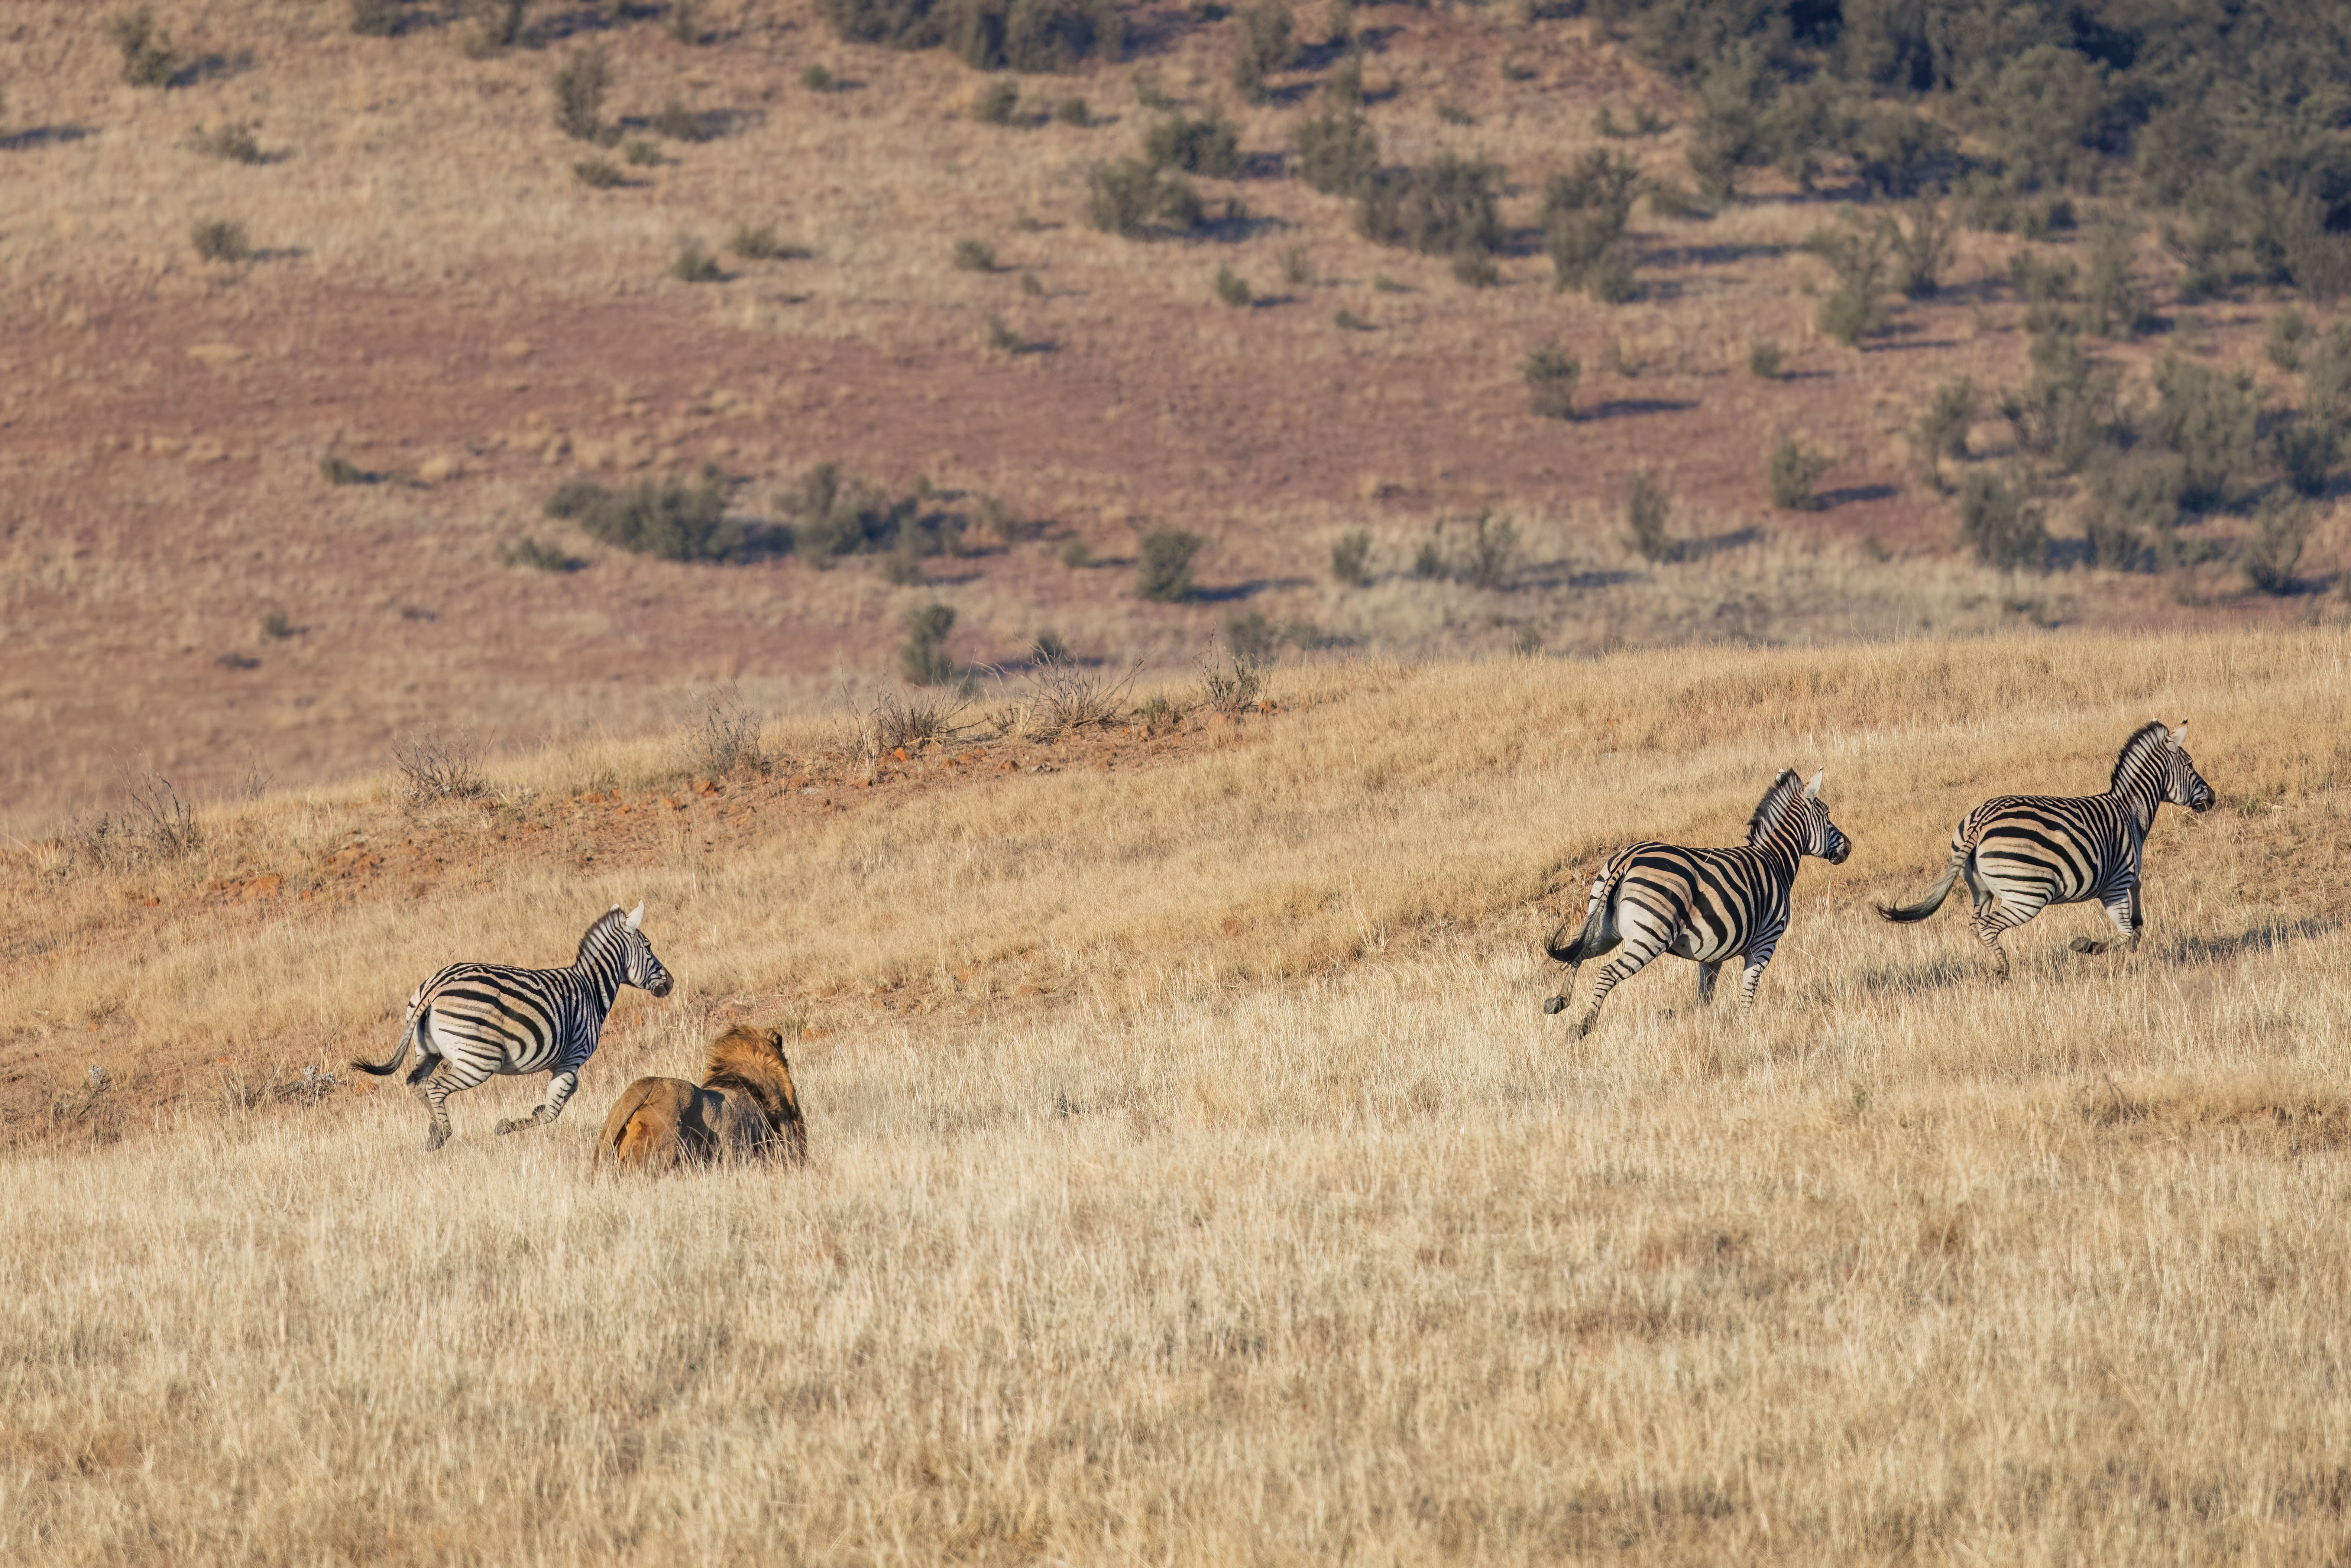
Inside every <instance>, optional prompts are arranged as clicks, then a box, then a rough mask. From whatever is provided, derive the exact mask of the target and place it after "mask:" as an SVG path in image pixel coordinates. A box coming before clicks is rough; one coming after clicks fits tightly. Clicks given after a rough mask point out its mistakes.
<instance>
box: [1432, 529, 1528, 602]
mask: <svg viewBox="0 0 2351 1568" xmlns="http://www.w3.org/2000/svg"><path fill="white" fill-rule="evenodd" d="M1518 565H1519V526H1518V525H1517V524H1516V523H1514V522H1512V521H1510V518H1508V517H1495V516H1494V515H1493V514H1492V513H1491V512H1480V513H1479V514H1478V515H1477V516H1476V517H1473V518H1471V519H1470V522H1469V538H1468V544H1467V545H1466V546H1465V547H1464V548H1463V551H1462V554H1461V555H1460V557H1459V558H1458V559H1456V560H1454V561H1453V562H1452V563H1451V565H1450V567H1449V569H1448V573H1447V575H1449V576H1450V577H1451V578H1452V579H1453V580H1454V581H1456V582H1466V583H1468V585H1469V586H1470V587H1472V588H1484V589H1499V588H1502V587H1505V586H1507V585H1508V583H1509V580H1510V575H1511V573H1513V572H1514V571H1516V570H1518Z"/></svg>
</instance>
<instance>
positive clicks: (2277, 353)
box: [2262, 307, 2310, 371]
mask: <svg viewBox="0 0 2351 1568" xmlns="http://www.w3.org/2000/svg"><path fill="white" fill-rule="evenodd" d="M2309 339H2310V323H2309V322H2307V321H2305V320H2304V319H2302V312H2301V311H2299V310H2296V309H2294V308H2291V307H2289V308H2286V309H2283V310H2281V311H2279V312H2278V313H2277V314H2276V315H2274V316H2273V317H2271V318H2270V327H2269V330H2268V331H2267V332H2266V333H2264V334H2263V335H2262V353H2263V354H2264V355H2265V356H2267V357H2268V359H2269V361H2270V363H2272V364H2273V365H2275V366H2276V367H2277V368H2278V369H2280V370H2282V371H2298V370H2300V369H2302V346H2303V344H2304V343H2305V342H2307V341H2308V340H2309Z"/></svg>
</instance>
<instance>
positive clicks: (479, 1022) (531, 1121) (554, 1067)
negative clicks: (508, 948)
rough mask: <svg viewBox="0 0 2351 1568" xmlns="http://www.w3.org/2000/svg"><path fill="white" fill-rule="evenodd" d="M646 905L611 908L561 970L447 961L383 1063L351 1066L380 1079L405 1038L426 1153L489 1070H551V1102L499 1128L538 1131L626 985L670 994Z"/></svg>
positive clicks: (553, 1114)
mask: <svg viewBox="0 0 2351 1568" xmlns="http://www.w3.org/2000/svg"><path fill="white" fill-rule="evenodd" d="M644 913H645V906H644V905H643V904H638V905H637V906H636V907H635V908H634V909H632V910H630V911H629V912H628V913H627V914H625V915H623V914H622V912H621V906H620V905H619V904H614V905H613V906H612V908H611V912H610V913H609V914H605V915H599V916H598V917H597V919H596V923H595V924H594V925H590V927H588V933H587V935H586V936H582V937H580V955H579V956H578V957H576V958H574V959H573V960H572V962H571V967H569V968H566V969H517V968H510V967H507V966H505V965H503V964H452V965H450V966H449V967H447V968H445V969H444V970H442V971H441V972H440V973H439V974H437V975H435V976H434V977H432V978H431V979H429V980H427V981H425V982H424V984H423V985H422V986H419V987H418V988H416V991H415V994H414V995H413V996H411V997H410V998H408V1020H407V1022H406V1024H405V1025H404V1026H403V1027H402V1030H401V1034H400V1049H399V1050H398V1051H393V1052H392V1060H391V1061H386V1062H384V1063H383V1064H382V1065H381V1066H376V1065H372V1064H371V1063H368V1062H365V1061H353V1062H352V1063H351V1065H352V1066H353V1067H356V1068H358V1069H359V1070H360V1071H362V1072H371V1073H373V1074H375V1075H376V1076H378V1077H382V1076H384V1075H385V1074H387V1073H390V1072H392V1071H393V1070H394V1069H396V1068H398V1067H399V1066H400V1064H401V1061H402V1059H404V1058H405V1057H406V1056H407V1055H408V1047H409V1044H410V1042H411V1041H413V1042H414V1043H415V1045H416V1049H417V1052H418V1060H417V1063H416V1066H415V1067H414V1068H413V1069H412V1070H411V1071H410V1072H409V1074H408V1078H407V1083H408V1088H409V1092H412V1093H413V1094H414V1095H415V1096H416V1097H417V1098H418V1099H420V1100H422V1101H423V1102H424V1103H425V1105H426V1107H427V1108H429V1109H430V1110H431V1111H432V1113H433V1130H432V1132H431V1133H430V1134H427V1135H426V1137H425V1140H424V1146H425V1147H426V1148H427V1149H437V1148H439V1147H440V1146H441V1145H443V1144H445V1143H447V1142H448V1141H449V1111H448V1099H449V1096H450V1095H452V1094H455V1093H458V1092H461V1091H464V1090H467V1089H471V1088H473V1087H474V1086H475V1084H478V1083H480V1082H483V1081H484V1080H486V1079H487V1078H489V1077H490V1076H491V1075H492V1074H494V1073H507V1074H516V1073H525V1072H550V1073H553V1074H554V1077H553V1079H552V1080H551V1081H550V1082H549V1084H548V1091H547V1102H546V1103H544V1104H542V1105H540V1106H539V1107H538V1109H536V1110H535V1111H533V1112H532V1113H530V1115H529V1116H528V1118H527V1119H525V1120H521V1121H508V1122H500V1123H499V1124H498V1126H497V1130H498V1131H499V1132H501V1133H511V1132H514V1131H515V1130H516V1129H517V1128H520V1127H543V1126H545V1125H546V1124H548V1123H549V1122H552V1121H554V1120H555V1119H556V1118H557V1117H558V1116H560V1115H561V1114H563V1103H564V1102H565V1101H567V1100H569V1098H571V1092H572V1091H573V1090H574V1089H576V1088H578V1087H579V1086H580V1068H581V1067H582V1066H584V1065H586V1063H587V1061H588V1059H589V1058H590V1057H591V1056H593V1055H595V1054H596V1046H597V1042H598V1041H599V1040H601V1039H602V1037H603V1033H604V1018H605V1015H606V1014H608V1013H610V1012H611V1010H612V998H614V997H616V996H618V995H619V994H620V990H621V988H622V986H623V985H630V986H637V987H641V988H643V989H645V990H647V991H650V992H652V993H653V995H654V996H657V997H665V996H667V995H669V989H670V983H671V982H670V974H669V971H668V970H667V969H664V968H663V967H662V963H661V960H660V959H659V958H656V957H654V956H653V944H652V943H650V942H648V941H646V940H645V935H644V933H643V932H642V931H640V930H638V929H637V926H638V924H639V923H640V922H641V921H642V920H643V918H644Z"/></svg>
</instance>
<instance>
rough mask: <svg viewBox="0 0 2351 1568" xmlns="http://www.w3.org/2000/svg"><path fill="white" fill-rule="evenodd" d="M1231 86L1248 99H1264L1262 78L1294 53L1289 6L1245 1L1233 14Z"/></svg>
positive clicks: (1285, 66) (1268, 0)
mask: <svg viewBox="0 0 2351 1568" xmlns="http://www.w3.org/2000/svg"><path fill="white" fill-rule="evenodd" d="M1235 22H1236V27H1235V31H1234V37H1233V86H1234V87H1235V88H1236V89H1238V90H1239V92H1240V95H1241V97H1242V98H1244V99H1248V100H1249V102H1251V103H1262V102H1264V101H1265V78H1267V77H1268V76H1270V75H1271V74H1272V73H1273V72H1275V71H1279V70H1286V69H1288V68H1289V66H1290V61H1291V60H1292V59H1293V58H1295V57H1296V56H1297V53H1298V46H1297V43H1296V42H1295V40H1294V39H1293V37H1292V36H1291V33H1292V23H1291V20H1290V7H1289V6H1288V5H1284V4H1282V0H1261V3H1260V4H1259V5H1245V6H1243V7H1242V8H1241V10H1240V12H1239V14H1238V16H1236V17H1235Z"/></svg>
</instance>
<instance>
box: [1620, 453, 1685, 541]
mask: <svg viewBox="0 0 2351 1568" xmlns="http://www.w3.org/2000/svg"><path fill="white" fill-rule="evenodd" d="M1670 511H1671V507H1670V506H1669V504H1668V503H1667V500H1666V493H1665V492H1664V491H1663V490H1660V489H1659V488H1657V486H1656V482H1655V481H1653V480H1652V479H1651V478H1650V477H1649V476H1648V475H1646V474H1645V473H1642V472H1640V471H1639V470H1637V469H1636V470H1635V472H1634V473H1633V476H1631V477H1630V478H1628V479H1626V480H1625V538H1626V539H1627V541H1628V542H1629V543H1630V544H1631V545H1632V547H1633V549H1635V551H1637V552H1638V553H1639V555H1640V557H1641V559H1643V560H1646V561H1668V560H1676V559H1679V558H1680V556H1681V553H1682V547H1681V541H1679V540H1678V539H1677V538H1674V537H1673V536H1672V535H1671V534H1668V533H1667V532H1666V518H1667V516H1668V515H1669V513H1670Z"/></svg>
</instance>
